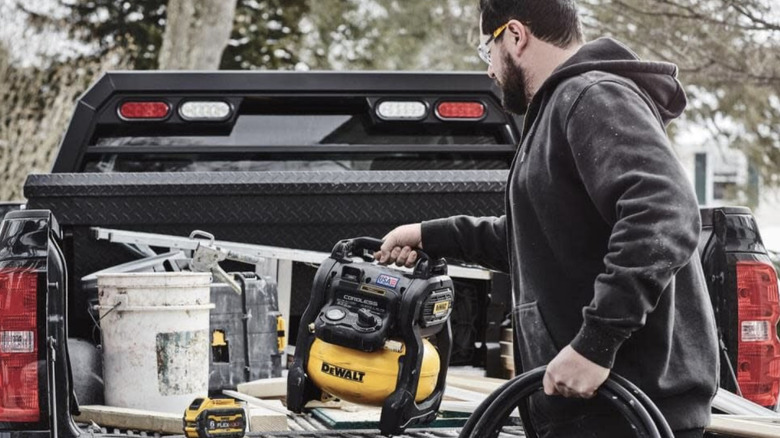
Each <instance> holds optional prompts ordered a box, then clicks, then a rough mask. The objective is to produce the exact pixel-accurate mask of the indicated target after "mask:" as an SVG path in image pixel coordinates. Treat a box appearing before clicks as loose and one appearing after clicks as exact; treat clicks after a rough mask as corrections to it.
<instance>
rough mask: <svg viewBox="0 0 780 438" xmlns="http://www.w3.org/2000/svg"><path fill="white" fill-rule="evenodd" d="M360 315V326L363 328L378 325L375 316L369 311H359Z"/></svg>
mask: <svg viewBox="0 0 780 438" xmlns="http://www.w3.org/2000/svg"><path fill="white" fill-rule="evenodd" d="M357 314H358V325H359V326H361V327H373V326H375V325H376V319H375V318H374V314H373V313H371V311H370V310H368V309H359V310H358V311H357Z"/></svg>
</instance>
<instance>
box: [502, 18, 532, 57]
mask: <svg viewBox="0 0 780 438" xmlns="http://www.w3.org/2000/svg"><path fill="white" fill-rule="evenodd" d="M505 32H506V35H504V38H510V41H509V46H510V47H511V50H512V52H514V54H515V55H520V53H521V52H522V51H523V50H524V49H525V47H526V46H527V45H528V39H529V38H530V37H531V31H530V30H529V29H528V26H526V25H525V24H523V23H521V22H519V21H518V20H509V23H507V27H506V31H505Z"/></svg>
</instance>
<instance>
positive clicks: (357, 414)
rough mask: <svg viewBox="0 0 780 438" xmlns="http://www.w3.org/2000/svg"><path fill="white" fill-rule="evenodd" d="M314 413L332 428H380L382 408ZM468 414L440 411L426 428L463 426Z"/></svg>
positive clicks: (317, 411)
mask: <svg viewBox="0 0 780 438" xmlns="http://www.w3.org/2000/svg"><path fill="white" fill-rule="evenodd" d="M311 413H312V415H313V416H314V417H315V418H316V419H318V420H319V421H321V422H323V423H324V424H325V425H327V426H328V427H329V428H331V429H335V430H345V429H378V428H379V417H380V416H381V414H382V409H381V408H374V407H366V408H361V409H360V410H359V411H347V410H344V409H339V408H314V409H312V412H311ZM466 420H468V415H467V414H464V413H461V412H440V413H439V415H438V416H437V418H436V420H435V421H434V422H433V423H430V424H427V425H424V428H426V429H430V428H437V427H461V426H463V425H464V424H466Z"/></svg>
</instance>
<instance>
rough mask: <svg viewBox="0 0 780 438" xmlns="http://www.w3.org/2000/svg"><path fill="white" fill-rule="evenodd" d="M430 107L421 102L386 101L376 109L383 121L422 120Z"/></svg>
mask: <svg viewBox="0 0 780 438" xmlns="http://www.w3.org/2000/svg"><path fill="white" fill-rule="evenodd" d="M427 114H428V107H427V106H425V104H424V103H422V102H419V101H392V100H386V101H384V102H382V103H380V104H379V106H377V108H376V115H377V116H379V118H381V119H383V120H422V119H424V118H425V116H426V115H427Z"/></svg>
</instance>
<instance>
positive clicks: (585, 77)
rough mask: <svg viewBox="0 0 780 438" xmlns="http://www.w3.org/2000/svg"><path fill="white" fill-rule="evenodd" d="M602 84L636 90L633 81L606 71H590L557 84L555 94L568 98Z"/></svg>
mask: <svg viewBox="0 0 780 438" xmlns="http://www.w3.org/2000/svg"><path fill="white" fill-rule="evenodd" d="M602 83H616V84H620V85H623V86H625V87H627V88H628V89H631V90H636V89H637V86H636V84H635V83H634V81H632V80H631V79H628V78H626V77H624V76H620V75H618V74H615V73H610V72H607V71H601V70H590V71H587V72H585V73H580V74H578V75H574V76H571V77H568V78H566V79H563V80H562V81H561V82H560V83H558V86H557V87H555V93H556V94H559V93H562V94H563V95H569V96H572V95H574V96H579V95H580V94H582V93H583V92H585V91H586V90H587V89H589V88H591V87H592V86H594V85H597V84H602Z"/></svg>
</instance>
